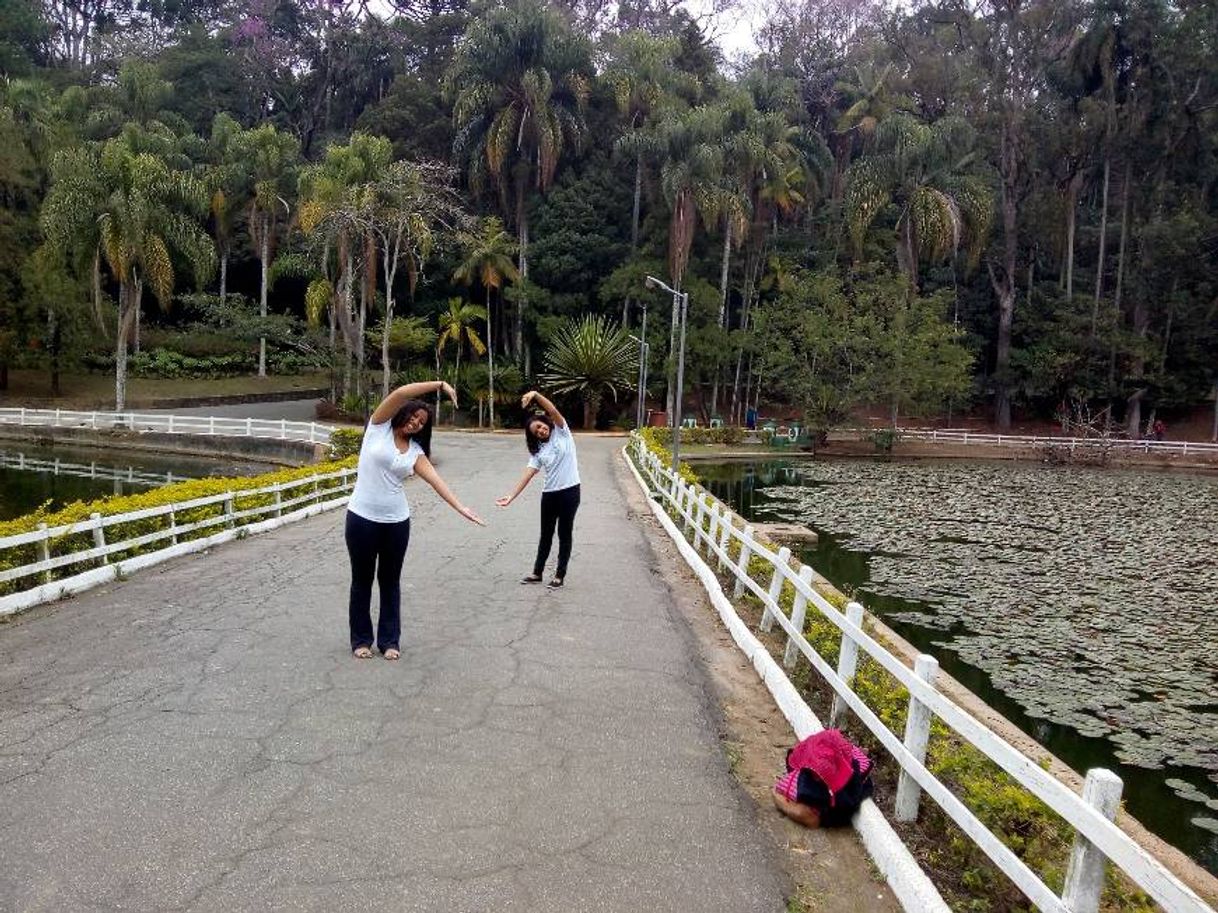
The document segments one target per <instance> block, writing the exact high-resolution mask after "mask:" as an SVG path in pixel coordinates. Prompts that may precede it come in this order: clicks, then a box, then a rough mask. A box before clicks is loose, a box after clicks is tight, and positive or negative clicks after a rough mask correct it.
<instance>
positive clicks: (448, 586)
mask: <svg viewBox="0 0 1218 913" xmlns="http://www.w3.org/2000/svg"><path fill="white" fill-rule="evenodd" d="M619 446H620V441H615V440H612V439H604V438H600V439H592V438H589V439H584V440H582V441H581V442H580V454H581V469H582V472H583V477H584V482H585V485H584V488H585V492H584V503H583V507H582V508H581V512H580V515H579V519H578V521H577V525H576V531H577V545H576V552H575V558H574V560H573V562H572V567H571V571H570V576H569V578H568V585H567V587H566V588H565V590H563V591H561V592H559V593H550V592H547V591H545V590H543V589H539V588H536V587H523V586H521V585H519V584H518V583H517V579H518V577H519V576H520V575H521V573H522V572H523V571H526V570H527V569H528V564H529V555H530V552H531V549H532V547H533V542H534V539H533V537H534V528H535V525H536V522H537V516H536V514H537V497H538V493H537V492H536V491H534V492H530V494H529V495H526V496H525V497H524V498H523V499H522V500H521V501H518V502H517V504H516V505H514V506H513V507H512V508H511V509H510V510H508V511H497V509H496V508H495V507H494V506H493V500H494V497H495V496H496V495H497V494H500V493H502V492H503V491H504V490H506V489H507V488H508V486H509V484H510V482H511V480H513V479H514V478H515V477H516V475H517V473H518V471H519V470H520V468H521V466H522V464H523V462H524V449H523V445H522V442H521V441H520V440H519V439H517V438H514V437H513V438H506V437H499V438H486V437H475V436H462V435H438V436H437V446H436V452H437V456H438V458H439V459H438V464H439V465H440V468H441V471H442V472H443V473H444V474H445V476H446V477H447V478H448V479H449V480H450V481H451V482H452V484H453V485H454V487H455V488H456V490H457V491H458V492H460V493H461V495H462V497H464V498H465V499H466V500H468V501H469V502H470V503H471V504H474V505H475V506H477V507H478V508H479V509H481V510H483V511H484V512H485V513H487V514H490V513H491V512H492V511H497V512H496V513H494V514H493V515H492V516H491V520H492V521H493V525H492V526H491V527H490V528H488V529H485V530H482V529H477V528H474V527H472V526H469V525H466V524H465V523H464V522H463V521H461V520H460V519H459V518H457V517H456V515H454V514H453V513H451V512H450V511H449V510H448V509H447V508H446V507H443V505H441V504H440V502H439V501H438V499H437V498H435V497H434V495H433V494H432V493H431V492H430V490H428V489H426V488H425V487H423V486H422V485H420V484H418V483H412V485H411V487H410V496H411V499H412V501H413V506H414V508H415V529H414V534H415V535H414V540H413V541H412V543H411V548H410V553H409V555H408V556H407V562H406V570H405V579H404V587H405V592H404V607H405V618H404V638H403V641H404V642H403V648H404V655H403V657H402V660H401V662H398V663H390V662H386V661H384V660H382V659H379V658H378V659H375V660H368V661H362V662H357V661H355V660H353V659H352V658H351V657H350V656H349V654H348V652H347V645H346V623H345V594H346V587H347V580H348V578H347V567H346V559H345V553H344V551H343V544H342V537H341V528H340V524H341V519H342V517H341V514H339V513H332V514H329V515H327V516H323V517H320V518H316V519H314V520H310V521H306V522H304V523H298V524H295V525H292V526H290V527H288V528H286V529H284V530H280V531H278V532H275V533H271V534H267V535H265V536H259V537H255V538H252V539H249V540H246V541H244V542H237V543H233V544H231V545H228V546H224V547H221V548H218V549H215V550H213V551H212V552H211V553H209V554H206V555H201V556H195V557H192V558H185V559H181V560H178V561H175V562H171V563H169V564H167V565H162V566H161V567H160V568H156V569H152V570H149V571H144V572H141V573H139V574H136V575H134V576H133V577H132V578H131V579H129V580H128V581H126V582H123V583H120V584H116V585H113V586H111V587H107V588H104V589H99V590H94V591H92V592H90V593H88V594H85V595H83V596H82V597H80V598H77V599H75V600H71V601H68V602H64V603H61V604H59V605H56V606H53V607H48V608H44V609H39V610H35V611H33V612H31V613H28V614H26V615H24V616H22V617H21V618H20V619H18V620H17V621H15V622H13V623H11V624H8V625H2V626H0V859H2V863H0V909H3V910H6V911H7V910H20V911H41V910H46V911H56V913H65V911H74V910H138V911H146V910H181V911H212V910H216V911H224V913H235V911H243V910H257V911H267V910H324V911H334V910H360V911H363V910H386V911H388V910H393V911H526V913H541V911H562V913H581V911H602V910H603V911H631V913H634V911H648V913H651V911H681V913H689V911H698V910H713V911H716V913H726V911H767V913H770V911H778V910H780V909H782V903H783V894H784V891H785V889H786V884H785V880H784V878H783V876H782V875H781V874H780V873H779V869H778V866H777V861H776V860H775V859H774V858H773V856H772V853H773V850H772V844H770V843H767V841H766V839H765V837H764V836H763V835H762V834H761V832H760V831H759V829H758V827H757V824H756V821H755V818H754V816H753V812H752V810H751V807H750V804H749V800H748V799H747V798H746V797H744V795H743V793H742V792H741V791H740V790H739V788H738V787H737V786H736V785H735V784H734V782H733V780H732V778H731V776H730V774H729V771H728V769H727V765H726V762H725V759H724V755H723V752H722V749H721V747H720V745H719V743H718V741H717V738H716V729H715V717H714V713H713V712H712V709H711V707H710V704H709V699H708V697H707V690H706V689H707V686H706V682H705V679H704V676H703V673H702V671H701V670H700V668H699V667H698V666H697V665H696V663H695V662H694V661H693V660H692V659H691V657H692V656H693V655H694V651H693V650H692V649H691V648H690V644H689V643H688V642H687V638H688V636H689V635H688V631H687V629H685V628H684V625H683V622H682V621H681V620H680V619H679V617H678V616H676V615H675V614H674V610H673V607H672V605H671V604H670V602H669V597H668V595H667V591H666V589H665V587H664V585H663V583H662V581H661V580H660V579H659V578H658V577H657V576H656V570H657V569H656V568H655V567H654V566H653V565H654V559H653V558H652V555H651V552H650V550H649V547H648V546H647V544H646V542H645V540H644V538H643V534H642V533H641V532H640V531H639V529H638V528H637V526H635V525H634V524H633V523H632V522H631V521H630V520H629V518H628V517H627V512H626V508H625V506H624V502H623V498H622V494H621V492H620V491H619V490H618V489H617V487H616V483H615V482H614V476H613V473H612V471H611V461H612V460H613V459H615V458H616V449H617V448H618V447H619Z"/></svg>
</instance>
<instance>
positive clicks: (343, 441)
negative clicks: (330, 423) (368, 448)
mask: <svg viewBox="0 0 1218 913" xmlns="http://www.w3.org/2000/svg"><path fill="white" fill-rule="evenodd" d="M363 442H364V430H363V429H362V428H335V429H334V431H333V432H332V433H331V434H330V459H332V460H345V459H347V458H348V457H353V456H358V455H359V448H360V445H361V444H363Z"/></svg>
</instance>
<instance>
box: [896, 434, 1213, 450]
mask: <svg viewBox="0 0 1218 913" xmlns="http://www.w3.org/2000/svg"><path fill="white" fill-rule="evenodd" d="M897 436H898V438H899V439H900V440H903V441H930V442H932V443H939V444H974V445H986V444H989V445H997V446H1005V447H1047V446H1053V447H1067V448H1076V449H1088V448H1092V449H1101V448H1108V449H1111V450H1115V451H1120V452H1122V453H1160V454H1175V455H1179V456H1187V455H1189V454H1208V455H1213V456H1218V443H1210V442H1208V441H1155V440H1144V441H1135V440H1133V439H1131V438H1117V437H1065V436H1060V437H1059V436H1057V435H1026V434H990V433H987V432H978V431H940V430H938V429H934V428H900V429H898V430H897Z"/></svg>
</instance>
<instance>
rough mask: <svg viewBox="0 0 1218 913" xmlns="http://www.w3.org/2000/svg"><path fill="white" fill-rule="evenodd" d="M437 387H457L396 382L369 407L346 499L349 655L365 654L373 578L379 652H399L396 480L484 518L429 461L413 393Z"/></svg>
mask: <svg viewBox="0 0 1218 913" xmlns="http://www.w3.org/2000/svg"><path fill="white" fill-rule="evenodd" d="M440 391H443V392H445V393H447V394H448V396H449V397H450V398H451V399H452V401H453V405H454V406H455V405H456V404H457V393H456V391H455V390H453V388H452V387H451V386H449V385H448V384H446V383H444V382H443V381H439V380H433V381H424V382H422V383H416V384H406V385H405V386H404V387H398V388H397V389H396V390H394V391H393V392H392V393H390V394H389V395H388V396H386V397H385V398H384V399H383V400H381V404H380V405H379V406H377V407H376V411H375V412H373V413H372V418H371V419H370V420H369V422H368V427H367V428H365V429H364V440H363V443H362V444H361V446H360V451H359V469H358V470H357V474H356V477H355V490H354V491H352V492H351V499H350V500H349V501H348V502H347V523H346V529H345V538H346V540H347V554H348V556H349V557H350V559H351V592H350V594H349V598H348V603H347V620H348V623H349V625H350V627H351V652H352V654H353V655H354V656H355V658H356V659H367V658H368V657H370V656H372V640H373V637H372V581H373V580H374V579H375V580H376V581H377V582H378V583H379V584H380V588H381V614H380V618H379V619H378V620H377V626H376V645H377V647H378V648H379V649H380V651H381V653H383V654H384V656H385V659H397V658H398V657H400V656H401V655H402V653H401V647H400V644H399V642H398V641H399V639H400V637H401V632H402V620H401V619H402V616H401V603H402V593H401V584H400V579H401V576H402V562H403V561H405V559H406V548H407V546H408V545H409V544H410V504H409V503H408V502H407V501H406V492H405V489H403V487H402V485H403V483H404V482H405V481H406V479H407V477H409V476H412V475H417V476H418V477H419V478H421V479H422V480H423V481H424V482H426V483H427V484H428V485H430V486H431V487H432V488H434V489H435V490H436V494H438V495H439V496H440V497H441V498H443V499H444V500H445V501H446V502H447V503H448V505H449V506H450V507H452V509H453V510H455V511H457V513H459V514H461V516H463V517H465V519H467V520H470V521H472V522H474V523H477V524H479V525H485V524H483V523H482V520H481V519H480V518H479V516H478V515H477V514H476V513H475V512H474V511H473V509H471V508H469V507H466V506H465V505H463V504H462V503H461V502H460V501H459V500H458V499H457V496H456V495H454V494H453V493H452V491H451V490H450V489H449V487H448V486H447V485H446V484H444V480H443V479H442V478H440V475H439V473H437V472H436V470H435V467H434V466H432V465H431V459H430V457H431V425H432V414H431V407H430V406H428V405H427V403H425V402H423V401H422V400H421V399H420V398H419V397H421V396H424V395H426V394H428V393H438V392H440Z"/></svg>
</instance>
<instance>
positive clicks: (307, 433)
mask: <svg viewBox="0 0 1218 913" xmlns="http://www.w3.org/2000/svg"><path fill="white" fill-rule="evenodd" d="M0 425H29V426H41V427H50V428H86V429H89V430H91V431H92V430H101V431H156V432H160V433H163V434H200V435H216V434H218V435H226V436H228V437H256V438H264V439H269V440H280V441H306V442H308V443H310V444H328V443H329V442H330V433H331V432H332V431H334V428H333V427H331V426H329V425H323V424H321V423H319V422H289V421H287V420H286V419H265V418H224V417H221V416H214V415H168V414H164V413H159V412H77V411H73V410H69V409H26V408H22V407H15V408H14V407H9V408H4V409H0Z"/></svg>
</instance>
